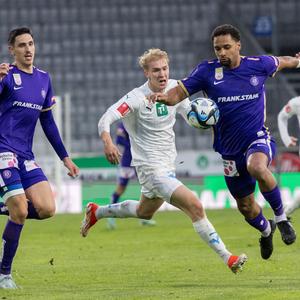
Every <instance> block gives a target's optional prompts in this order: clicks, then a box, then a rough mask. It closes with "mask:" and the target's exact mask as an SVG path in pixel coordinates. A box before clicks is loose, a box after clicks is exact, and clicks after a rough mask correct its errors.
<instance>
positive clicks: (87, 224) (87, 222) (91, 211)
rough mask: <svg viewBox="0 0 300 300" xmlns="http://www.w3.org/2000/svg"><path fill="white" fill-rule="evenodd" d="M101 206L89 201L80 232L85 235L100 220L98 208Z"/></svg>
mask: <svg viewBox="0 0 300 300" xmlns="http://www.w3.org/2000/svg"><path fill="white" fill-rule="evenodd" d="M98 207H99V206H98V205H97V204H95V203H93V202H90V203H88V205H87V206H86V209H85V216H84V219H83V221H82V224H81V227H80V234H81V235H82V236H83V237H86V236H87V235H88V232H89V230H90V228H91V227H92V226H93V225H95V223H96V222H97V221H98V220H97V218H96V215H95V213H96V210H97V208H98Z"/></svg>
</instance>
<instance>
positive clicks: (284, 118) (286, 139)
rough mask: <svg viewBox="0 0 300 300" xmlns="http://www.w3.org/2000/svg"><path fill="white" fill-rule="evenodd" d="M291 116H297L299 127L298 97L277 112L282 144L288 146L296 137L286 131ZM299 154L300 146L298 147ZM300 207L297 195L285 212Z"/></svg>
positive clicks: (292, 143) (299, 102)
mask: <svg viewBox="0 0 300 300" xmlns="http://www.w3.org/2000/svg"><path fill="white" fill-rule="evenodd" d="M292 116H297V119H298V123H299V128H300V97H294V98H292V99H290V100H289V102H288V103H287V104H286V105H285V106H284V107H283V108H282V109H281V111H280V112H279V114H278V128H279V133H280V137H281V139H282V142H283V144H284V145H285V146H286V147H287V148H288V147H294V146H296V145H297V141H298V139H297V138H296V137H294V136H290V135H289V132H288V120H289V119H290V118H291V117H292ZM299 156H300V148H299ZM299 207H300V197H297V198H296V199H295V200H294V201H293V202H291V203H289V204H288V205H287V206H285V208H284V209H285V213H286V214H287V216H290V215H291V214H292V213H293V212H294V210H295V209H297V208H299Z"/></svg>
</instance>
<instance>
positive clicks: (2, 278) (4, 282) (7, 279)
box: [0, 274, 18, 289]
mask: <svg viewBox="0 0 300 300" xmlns="http://www.w3.org/2000/svg"><path fill="white" fill-rule="evenodd" d="M17 288H18V287H17V285H16V284H15V282H14V280H13V278H12V276H11V274H8V275H5V274H0V289H17Z"/></svg>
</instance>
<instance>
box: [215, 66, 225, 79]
mask: <svg viewBox="0 0 300 300" xmlns="http://www.w3.org/2000/svg"><path fill="white" fill-rule="evenodd" d="M223 77H224V73H223V68H216V69H215V78H216V80H221V79H223Z"/></svg>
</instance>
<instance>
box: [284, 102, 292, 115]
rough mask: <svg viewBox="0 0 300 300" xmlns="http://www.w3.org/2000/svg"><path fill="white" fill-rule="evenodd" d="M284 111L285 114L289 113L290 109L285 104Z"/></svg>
mask: <svg viewBox="0 0 300 300" xmlns="http://www.w3.org/2000/svg"><path fill="white" fill-rule="evenodd" d="M284 110H285V112H286V113H290V112H291V107H290V106H289V104H287V105H286V106H285V107H284Z"/></svg>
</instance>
